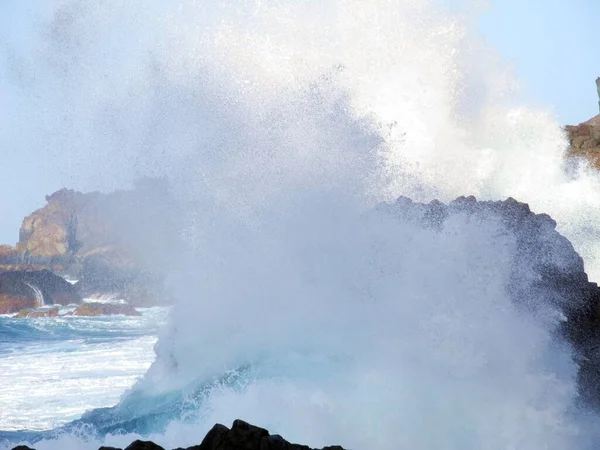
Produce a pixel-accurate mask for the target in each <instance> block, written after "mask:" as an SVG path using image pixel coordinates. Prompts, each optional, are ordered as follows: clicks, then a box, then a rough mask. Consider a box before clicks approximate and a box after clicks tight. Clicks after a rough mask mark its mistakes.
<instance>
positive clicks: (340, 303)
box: [7, 0, 600, 450]
mask: <svg viewBox="0 0 600 450" xmlns="http://www.w3.org/2000/svg"><path fill="white" fill-rule="evenodd" d="M51 4H52V7H51V8H49V9H48V10H45V11H44V14H45V16H43V19H44V21H43V23H44V24H45V28H44V30H45V34H43V36H44V40H43V41H42V43H39V42H38V43H37V45H34V44H32V47H31V48H30V49H29V50H30V52H31V55H30V56H31V57H32V58H33V60H34V61H35V65H32V66H31V67H29V66H28V65H27V61H22V63H23V64H22V65H21V66H20V67H21V68H20V70H21V72H20V73H21V74H22V77H21V78H19V81H20V82H21V84H22V87H23V91H22V96H21V97H19V102H20V103H19V105H18V106H19V108H20V109H21V110H22V111H25V112H26V111H31V110H35V111H36V112H37V116H36V117H38V118H39V120H40V121H41V122H40V124H42V125H43V126H40V130H41V131H39V138H40V139H41V138H44V139H45V140H46V142H48V143H49V144H48V145H49V146H50V147H51V148H54V149H56V148H60V149H61V150H60V154H56V153H53V154H52V155H51V161H48V160H45V159H44V158H47V156H42V157H41V159H39V160H38V161H40V160H41V161H42V162H44V161H45V162H46V163H48V164H50V165H51V166H55V167H56V173H57V174H58V175H57V176H62V180H65V181H66V180H68V181H70V182H71V183H72V184H75V187H81V188H82V189H83V188H101V189H111V188H114V187H119V186H122V185H123V184H124V183H126V182H128V181H130V180H131V179H132V178H133V177H135V176H139V175H153V176H164V177H166V178H167V179H168V180H169V181H170V183H171V185H172V187H173V189H174V191H175V194H176V196H177V198H178V200H179V201H180V204H181V205H183V208H178V211H183V212H182V213H181V217H179V220H180V222H179V223H182V224H184V226H183V227H182V228H181V229H180V230H179V231H180V233H179V235H178V237H175V236H174V237H172V239H173V240H174V241H175V240H177V239H179V238H180V239H181V241H182V242H183V243H184V245H179V244H177V245H175V244H174V245H173V251H174V252H175V251H176V252H177V253H176V255H164V254H158V255H157V254H156V251H155V249H156V246H154V245H153V243H152V242H148V249H147V252H148V255H147V257H148V259H149V260H150V259H151V260H153V261H155V260H161V259H164V260H168V261H170V262H171V261H175V263H173V264H171V263H170V265H169V270H170V271H171V273H172V274H171V281H172V290H173V291H174V293H175V294H176V297H177V299H178V300H177V303H176V305H175V308H174V311H173V314H172V316H171V317H170V320H169V324H168V326H167V327H166V329H165V330H164V331H163V332H162V334H161V336H160V338H159V343H158V345H157V349H156V351H157V359H156V361H155V363H154V364H153V365H152V367H151V368H150V370H149V371H148V372H147V374H146V375H145V377H144V378H143V379H142V380H141V381H140V382H138V383H137V384H136V386H135V387H134V388H133V389H132V390H131V391H129V392H128V393H126V394H125V395H124V397H123V399H122V400H121V402H120V403H119V404H118V405H116V406H115V407H114V408H109V409H102V410H94V411H91V412H89V413H87V414H86V415H84V416H83V417H82V419H81V420H79V421H76V422H73V423H71V424H70V425H67V426H66V427H65V428H61V429H58V430H54V431H52V432H50V434H45V435H38V436H37V437H33V438H32V437H29V439H39V438H42V439H43V440H42V441H39V442H38V444H36V445H37V446H38V448H40V449H42V450H43V449H44V448H49V449H50V448H55V447H56V448H58V447H60V446H62V448H64V447H65V446H67V447H68V446H69V445H76V443H77V442H79V441H78V440H79V439H84V438H85V439H88V443H89V445H90V446H92V445H95V444H96V443H97V441H98V440H101V441H102V442H104V443H106V444H108V445H119V444H120V445H123V443H125V442H127V441H128V440H130V438H131V434H143V435H146V436H151V437H152V438H153V439H155V441H156V442H158V443H160V444H161V445H165V446H167V447H168V446H171V447H177V446H182V445H189V444H197V443H198V440H199V438H200V436H202V435H203V432H205V431H207V430H208V429H209V427H210V426H212V424H213V423H214V422H215V421H219V422H225V423H228V422H230V421H231V420H232V419H233V418H236V417H243V418H244V419H245V420H248V421H251V422H255V423H258V424H260V425H261V426H265V427H267V428H270V429H271V431H273V432H277V433H279V434H282V435H284V436H285V437H286V438H288V439H290V440H293V441H298V442H302V443H306V444H309V445H313V446H323V445H326V444H331V443H339V444H342V445H344V446H345V447H349V448H357V449H358V448H378V449H397V448H419V449H429V448H431V449H434V448H445V449H481V448H488V449H505V448H527V449H542V448H543V449H566V448H585V446H586V445H589V442H593V439H594V438H595V437H594V436H593V435H591V434H590V433H591V432H590V429H589V427H588V425H587V420H588V419H587V418H585V417H584V415H583V413H582V412H581V411H579V410H578V409H577V408H576V407H575V406H576V397H577V395H576V385H575V373H576V370H577V368H576V365H575V363H574V362H573V358H572V354H571V351H570V350H569V349H568V348H567V347H566V346H565V345H563V344H561V343H560V341H559V340H558V339H557V338H556V336H555V331H556V328H557V327H558V326H559V323H560V320H561V317H560V314H558V313H557V311H556V310H555V309H554V307H553V306H552V305H549V304H548V302H547V301H546V299H545V298H543V297H541V296H540V297H535V295H534V294H532V296H533V297H532V298H530V299H528V301H529V302H530V303H531V304H536V305H539V306H538V307H537V308H536V309H535V310H523V308H519V307H518V306H517V305H515V304H514V303H513V302H512V301H511V299H510V296H509V295H508V292H507V290H508V288H509V286H510V284H511V283H512V282H514V280H513V279H512V278H511V277H512V276H513V273H512V267H513V264H514V254H515V245H516V244H515V240H514V238H513V237H511V235H510V234H507V233H505V232H504V231H503V229H502V224H501V223H499V221H498V220H496V219H494V218H493V217H491V218H489V220H483V221H473V220H470V219H469V218H468V217H466V216H464V215H461V214H456V215H454V216H452V217H451V218H449V219H448V220H447V221H446V222H445V223H444V224H443V227H442V228H441V229H440V230H433V229H428V228H424V227H422V226H418V225H416V224H414V223H412V222H410V221H403V220H399V219H398V218H394V219H393V220H392V219H390V218H386V217H382V216H371V215H369V214H367V215H365V214H364V213H365V211H368V210H370V209H372V208H373V207H374V205H375V204H376V203H377V202H380V201H391V200H394V199H395V198H396V197H398V196H399V195H406V196H408V197H411V198H413V199H414V200H417V201H424V202H428V201H430V200H432V199H433V198H437V199H440V200H442V201H448V200H450V199H452V198H454V197H456V196H459V195H475V196H477V197H478V198H482V199H504V198H506V197H508V196H512V197H514V198H517V199H518V200H521V201H525V202H528V203H529V204H530V205H531V207H532V209H533V210H534V211H536V212H538V213H540V212H545V213H549V214H550V215H551V216H552V217H553V218H554V219H555V220H556V221H557V223H558V230H559V231H560V232H562V233H563V234H564V235H565V236H566V237H568V238H569V240H570V241H571V242H572V243H573V245H574V247H575V249H576V250H577V251H578V252H579V253H580V254H581V255H582V256H583V258H584V260H585V262H586V269H587V271H588V273H589V274H590V275H591V277H592V278H597V277H598V275H600V263H599V262H598V259H597V258H598V255H600V240H599V239H598V236H599V234H598V224H600V208H599V205H598V202H600V197H598V195H596V193H597V192H600V186H599V184H598V183H599V181H598V179H597V177H596V176H594V175H591V174H590V173H589V172H588V171H587V169H586V168H585V167H583V166H582V167H572V168H571V169H570V170H569V171H567V170H565V167H563V156H564V151H565V148H566V139H565V136H564V133H563V131H562V130H561V128H560V127H559V125H558V124H557V123H556V121H555V120H554V118H553V117H552V116H551V115H549V114H548V113H546V112H543V111H537V110H533V109H530V108H527V107H523V106H520V105H519V104H518V101H517V96H516V94H515V92H514V81H513V79H512V78H511V76H510V73H508V70H507V69H506V68H505V66H504V65H503V64H502V63H501V62H500V61H498V60H496V59H495V58H494V56H493V52H491V51H490V49H488V48H486V47H485V46H484V45H483V44H482V43H481V41H480V40H479V39H478V37H477V36H476V35H475V34H474V32H473V31H472V30H471V24H470V22H469V21H468V20H466V19H464V18H463V16H462V15H461V14H458V13H450V12H449V11H447V10H444V8H442V7H441V6H440V5H438V4H437V3H436V2H431V1H425V0H422V1H419V0H403V1H389V0H331V1H303V2H298V1H291V0H290V1H285V0H283V1H276V2H275V1H268V0H264V1H263V0H255V1H250V0H248V1H244V0H239V1H231V2H216V1H206V2H203V3H201V4H200V3H198V2H195V1H191V0H189V1H188V0H182V1H179V2H175V3H173V2H145V3H143V4H142V3H140V2H125V1H119V0H111V1H105V2H92V3H88V4H82V3H80V2H68V1H61V2H58V1H55V2H51ZM99 36H102V37H103V38H102V39H99V38H98V37H99ZM41 68H43V70H42V69H41ZM34 69H35V70H34ZM40 73H43V74H44V76H43V77H42V76H41V75H40ZM28 77H29V78H28ZM15 129H16V130H18V129H19V128H18V127H16V128H15ZM7 133H9V134H10V133H11V131H8V132H7ZM13 137H14V138H17V137H16V136H13ZM98 167H102V171H101V172H100V171H98V170H96V169H97V168H98ZM74 168H77V170H73V169H74ZM161 249H163V247H161ZM163 250H164V249H163ZM51 437H56V438H57V439H50V438H51Z"/></svg>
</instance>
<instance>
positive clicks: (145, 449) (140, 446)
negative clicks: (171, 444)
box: [125, 441, 165, 450]
mask: <svg viewBox="0 0 600 450" xmlns="http://www.w3.org/2000/svg"><path fill="white" fill-rule="evenodd" d="M125 450H165V449H164V448H162V447H161V446H160V445H157V444H155V443H154V442H152V441H134V442H132V443H131V444H130V445H128V446H127V448H126V449H125Z"/></svg>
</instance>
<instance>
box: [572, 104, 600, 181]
mask: <svg viewBox="0 0 600 450" xmlns="http://www.w3.org/2000/svg"><path fill="white" fill-rule="evenodd" d="M566 131H567V135H568V137H569V143H570V147H569V150H568V152H567V155H568V156H570V157H573V158H584V159H585V160H587V161H589V163H590V165H591V166H592V167H594V168H596V169H598V170H600V115H598V116H596V117H593V118H592V119H590V120H588V121H587V122H583V123H580V124H579V125H567V126H566Z"/></svg>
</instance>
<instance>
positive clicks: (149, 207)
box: [0, 179, 177, 305]
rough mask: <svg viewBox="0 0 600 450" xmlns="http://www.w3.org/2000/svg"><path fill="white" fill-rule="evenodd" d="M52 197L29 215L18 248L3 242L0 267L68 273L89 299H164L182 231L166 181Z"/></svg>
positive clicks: (141, 301)
mask: <svg viewBox="0 0 600 450" xmlns="http://www.w3.org/2000/svg"><path fill="white" fill-rule="evenodd" d="M46 201H47V204H46V206H44V207H43V208H41V209H39V210H37V211H34V212H33V213H32V214H30V215H29V216H27V217H26V218H25V219H24V220H23V224H22V226H21V229H20V232H19V242H18V243H17V245H16V246H15V247H9V246H6V245H3V246H0V271H15V270H17V271H23V270H28V271H32V270H33V271H35V270H42V269H48V270H51V271H52V272H55V273H57V274H60V275H68V276H70V277H71V278H74V279H76V280H79V283H77V289H78V290H79V293H80V295H81V296H82V297H84V298H85V297H88V298H95V297H114V298H122V299H125V300H126V301H128V302H129V303H130V304H135V305H148V304H157V303H160V302H163V301H164V300H165V299H166V296H165V293H164V291H163V289H162V284H163V278H162V274H163V273H164V268H165V266H168V264H169V261H168V257H169V255H173V254H174V253H176V252H174V251H172V249H171V248H170V246H172V245H173V244H172V243H173V241H174V240H176V236H177V233H175V232H174V231H173V230H174V227H173V226H172V218H173V217H176V215H175V214H174V211H173V210H174V209H175V207H176V205H175V202H174V201H173V199H172V198H171V197H170V195H169V190H168V187H167V185H166V183H164V182H162V181H160V180H150V179H145V180H141V181H139V182H138V183H137V184H136V186H135V187H134V189H130V190H122V191H117V192H113V193H111V194H102V193H98V192H94V193H89V194H83V193H80V192H76V191H73V190H68V189H61V190H60V191H57V192H55V193H53V194H51V195H49V196H47V197H46Z"/></svg>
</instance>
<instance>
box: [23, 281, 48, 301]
mask: <svg viewBox="0 0 600 450" xmlns="http://www.w3.org/2000/svg"><path fill="white" fill-rule="evenodd" d="M25 284H26V285H27V286H29V287H30V288H31V290H32V291H33V293H34V294H35V299H36V301H37V302H38V306H44V305H45V304H46V303H45V302H44V294H43V293H42V290H41V289H40V288H39V287H37V286H34V285H33V284H31V283H28V282H25Z"/></svg>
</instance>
